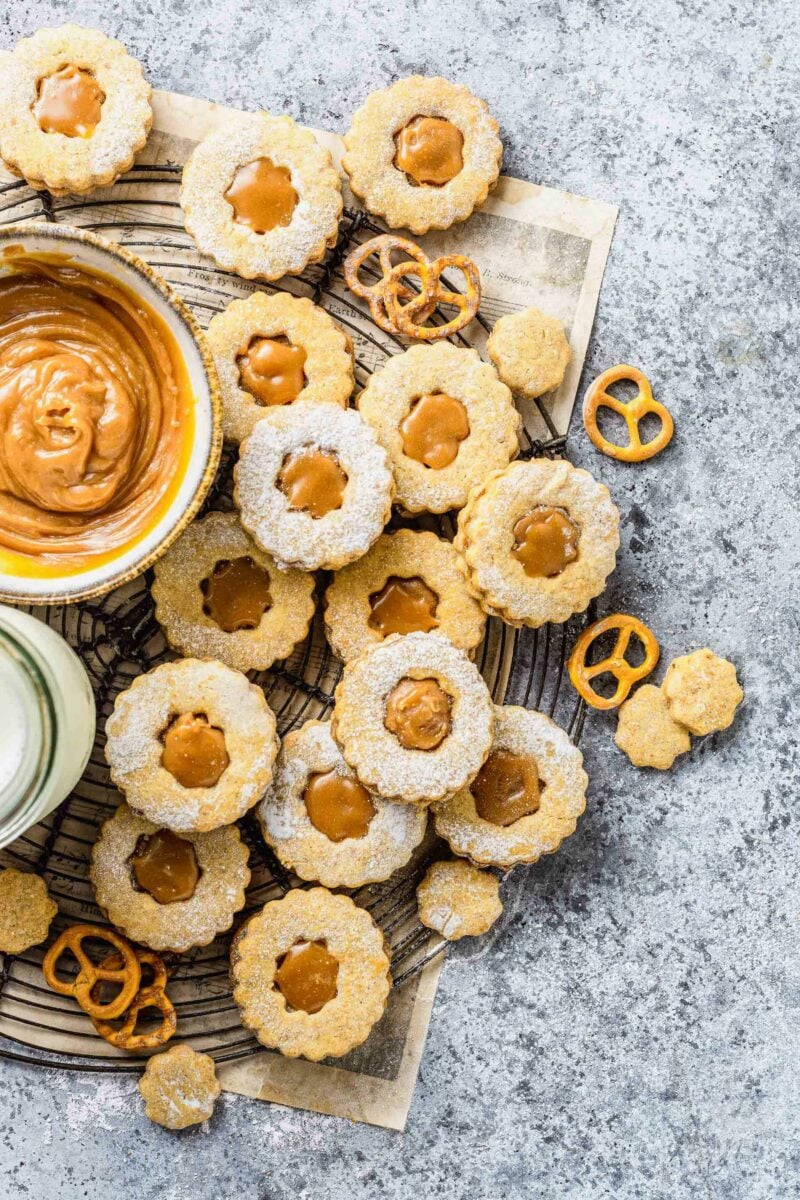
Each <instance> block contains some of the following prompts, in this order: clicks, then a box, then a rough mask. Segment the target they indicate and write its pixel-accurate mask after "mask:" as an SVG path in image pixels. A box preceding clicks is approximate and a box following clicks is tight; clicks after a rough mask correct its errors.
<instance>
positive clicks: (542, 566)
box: [454, 458, 619, 629]
mask: <svg viewBox="0 0 800 1200" xmlns="http://www.w3.org/2000/svg"><path fill="white" fill-rule="evenodd" d="M454 545H455V547H456V549H457V550H458V551H459V552H460V554H461V556H462V559H463V561H464V569H465V572H466V578H467V584H468V585H469V588H470V591H471V592H472V594H473V595H474V596H475V597H476V598H477V599H478V601H479V602H480V604H481V607H482V608H483V609H484V611H485V612H487V613H489V614H490V615H495V616H498V617H500V618H502V620H503V621H505V622H506V623H507V624H508V625H529V626H531V627H532V628H534V629H535V628H537V627H538V626H540V625H544V624H545V623H546V622H548V621H566V620H567V619H568V617H571V616H572V614H573V613H576V612H583V610H584V609H585V608H586V606H587V605H588V603H589V601H590V600H591V599H592V598H593V597H594V596H599V594H600V592H602V590H603V588H604V587H605V583H606V579H607V578H608V576H609V575H610V574H611V572H612V571H613V570H614V567H615V565H616V561H617V549H618V547H619V512H618V510H617V508H616V506H615V505H614V504H613V502H612V500H611V496H610V494H609V491H608V488H607V487H606V486H605V485H604V484H602V483H598V482H597V480H596V479H593V478H592V476H591V475H590V474H589V472H588V471H584V470H582V469H581V468H579V467H573V465H572V463H569V462H567V461H566V460H565V459H556V460H555V461H552V460H550V459H548V458H535V459H531V460H530V461H528V462H515V463H511V465H510V466H508V467H507V468H506V469H505V470H504V471H494V472H493V473H492V474H491V475H489V476H488V477H487V478H486V479H485V480H484V482H483V483H482V484H480V485H479V486H478V487H476V488H475V489H474V490H473V491H472V493H471V494H470V497H469V500H468V502H467V504H466V507H465V508H463V509H462V511H461V512H460V513H459V516H458V532H457V534H456V537H455V541H454Z"/></svg>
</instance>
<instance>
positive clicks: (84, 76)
mask: <svg viewBox="0 0 800 1200" xmlns="http://www.w3.org/2000/svg"><path fill="white" fill-rule="evenodd" d="M105 98H106V97H105V93H104V92H103V90H102V88H101V87H100V85H99V84H98V82H97V80H96V79H95V77H94V75H92V73H91V71H85V70H83V68H82V67H75V66H73V65H72V64H67V66H65V67H61V69H60V70H58V71H55V72H54V73H53V74H52V75H46V76H45V77H44V79H41V80H40V81H39V95H38V98H37V100H36V102H35V104H34V105H33V115H34V116H35V117H36V120H37V121H38V122H39V128H40V129H41V130H42V132H43V133H63V134H64V136H65V137H71V138H72V137H79V138H88V137H91V135H92V134H93V133H94V131H95V129H96V128H97V126H98V125H99V124H100V110H101V109H102V107H103V101H104V100H105Z"/></svg>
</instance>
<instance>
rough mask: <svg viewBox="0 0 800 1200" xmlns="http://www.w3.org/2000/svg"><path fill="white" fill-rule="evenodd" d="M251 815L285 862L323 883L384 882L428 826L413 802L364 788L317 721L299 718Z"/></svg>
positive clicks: (358, 884)
mask: <svg viewBox="0 0 800 1200" xmlns="http://www.w3.org/2000/svg"><path fill="white" fill-rule="evenodd" d="M258 819H259V821H260V822H261V830H262V833H263V835H264V841H265V842H266V843H267V845H268V846H271V847H272V848H273V850H274V851H275V853H276V854H277V856H278V858H279V859H280V861H281V862H282V863H283V865H284V866H285V867H287V868H288V869H289V870H290V871H294V872H295V874H296V875H299V876H300V878H301V879H310V880H314V881H316V882H318V883H322V884H324V885H325V887H329V888H336V887H347V888H357V887H362V886H363V885H364V884H365V883H379V882H381V881H382V880H384V879H388V878H389V876H390V875H392V874H394V872H395V871H397V870H399V869H400V867H403V866H405V864H406V863H407V862H408V860H409V859H410V858H411V855H412V854H413V853H414V850H415V849H416V848H417V846H418V845H419V844H420V842H421V841H422V839H423V838H424V836H425V829H426V827H427V823H428V818H427V813H426V812H425V810H424V809H423V808H420V807H419V806H418V805H416V804H394V803H392V802H390V801H388V800H382V799H381V797H380V796H376V795H374V794H371V793H370V792H368V791H367V789H366V788H365V787H363V785H362V784H360V783H359V782H358V780H357V779H356V777H355V775H354V774H353V772H352V771H351V770H350V768H349V767H348V766H347V763H346V762H345V761H344V759H343V758H342V755H341V753H340V751H339V747H338V746H337V745H336V743H335V742H334V740H333V738H332V737H331V731H330V725H329V724H328V723H327V722H323V721H306V723H305V725H303V726H302V728H301V729H297V730H294V731H293V732H292V733H290V734H288V735H287V736H286V737H285V738H284V739H283V743H282V745H281V749H280V753H279V755H278V760H277V762H276V764H275V774H274V776H273V778H272V783H271V784H270V787H269V789H268V790H267V794H266V796H265V797H264V799H263V800H262V801H261V804H260V805H259V807H258Z"/></svg>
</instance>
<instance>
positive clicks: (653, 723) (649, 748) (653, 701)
mask: <svg viewBox="0 0 800 1200" xmlns="http://www.w3.org/2000/svg"><path fill="white" fill-rule="evenodd" d="M614 741H615V742H616V743H617V745H618V746H619V748H620V750H623V751H624V752H625V753H626V754H627V756H628V758H629V759H630V760H631V762H632V763H633V765H634V766H635V767H655V769H656V770H657V771H668V770H669V769H670V767H671V766H672V764H673V763H674V762H675V759H676V758H677V757H678V755H679V754H686V752H687V751H688V750H690V749H691V744H692V742H691V738H690V737H689V732H688V730H687V729H686V727H685V726H684V725H681V724H679V722H678V721H676V720H675V719H674V718H673V717H672V716H671V715H670V710H669V707H668V705H667V701H666V697H665V695H664V691H663V688H659V687H655V686H654V685H653V684H651V683H645V684H643V685H642V687H640V688H639V690H638V691H636V692H634V694H633V695H632V696H631V698H630V700H626V701H625V703H624V704H623V705H622V707H621V708H620V710H619V723H618V725H617V732H616V735H615V737H614Z"/></svg>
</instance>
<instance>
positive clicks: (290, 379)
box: [236, 337, 307, 408]
mask: <svg viewBox="0 0 800 1200" xmlns="http://www.w3.org/2000/svg"><path fill="white" fill-rule="evenodd" d="M306 358H307V355H306V352H305V350H304V349H303V347H302V346H293V345H292V343H291V342H290V341H289V339H288V338H285V337H275V338H268V337H257V338H253V340H252V341H251V343H250V345H249V346H248V347H247V350H246V351H245V353H244V354H240V355H239V357H238V358H237V360H236V362H237V363H238V366H239V386H240V387H241V388H243V390H244V391H246V392H249V393H250V395H251V396H252V397H253V398H254V399H255V401H256V403H258V404H262V405H264V406H265V407H268V408H269V407H271V406H272V405H273V404H291V403H292V401H293V400H296V399H297V397H298V396H299V395H300V393H301V392H302V390H303V388H304V387H305V386H306V382H307V380H306V376H305V371H304V370H303V368H304V366H305V362H306Z"/></svg>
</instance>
